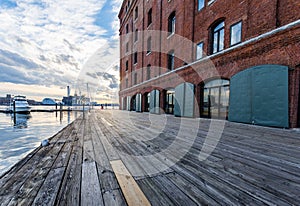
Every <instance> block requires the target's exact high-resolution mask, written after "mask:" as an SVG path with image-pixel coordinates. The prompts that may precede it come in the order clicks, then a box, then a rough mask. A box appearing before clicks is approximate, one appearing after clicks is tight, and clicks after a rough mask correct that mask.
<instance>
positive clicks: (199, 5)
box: [198, 0, 205, 11]
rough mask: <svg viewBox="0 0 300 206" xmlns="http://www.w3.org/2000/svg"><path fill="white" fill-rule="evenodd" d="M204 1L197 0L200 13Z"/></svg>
mask: <svg viewBox="0 0 300 206" xmlns="http://www.w3.org/2000/svg"><path fill="white" fill-rule="evenodd" d="M204 1H205V0H198V11H200V10H201V9H202V8H203V7H204Z"/></svg>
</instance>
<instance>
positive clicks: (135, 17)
mask: <svg viewBox="0 0 300 206" xmlns="http://www.w3.org/2000/svg"><path fill="white" fill-rule="evenodd" d="M134 12H135V13H134V20H137V18H138V16H139V7H138V6H137V7H135V10H134Z"/></svg>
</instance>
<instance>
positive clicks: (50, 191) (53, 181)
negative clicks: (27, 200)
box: [32, 167, 65, 205]
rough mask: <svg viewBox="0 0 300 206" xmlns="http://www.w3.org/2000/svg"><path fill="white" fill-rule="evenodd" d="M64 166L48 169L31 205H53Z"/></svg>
mask: <svg viewBox="0 0 300 206" xmlns="http://www.w3.org/2000/svg"><path fill="white" fill-rule="evenodd" d="M64 171H65V168H64V167H61V168H55V169H52V170H50V172H49V174H48V175H47V177H46V179H45V182H44V183H43V185H42V187H41V188H40V190H39V192H38V194H37V196H36V198H35V199H34V202H33V204H32V205H54V202H55V199H56V196H57V193H58V190H59V186H60V184H61V180H62V178H63V175H64Z"/></svg>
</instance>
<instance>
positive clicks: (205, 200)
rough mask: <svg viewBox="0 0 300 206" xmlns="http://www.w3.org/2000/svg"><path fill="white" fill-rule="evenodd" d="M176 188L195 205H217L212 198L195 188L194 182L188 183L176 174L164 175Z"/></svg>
mask: <svg viewBox="0 0 300 206" xmlns="http://www.w3.org/2000/svg"><path fill="white" fill-rule="evenodd" d="M166 176H167V177H168V178H169V179H170V180H171V181H172V182H173V184H175V185H176V186H177V187H178V188H180V189H181V191H182V192H183V193H185V194H186V195H187V196H188V197H189V198H191V199H192V200H193V201H194V202H195V203H196V204H197V205H217V204H218V202H216V201H215V200H214V199H213V198H212V197H210V196H209V195H208V194H207V193H206V191H203V190H201V189H200V188H199V187H197V186H196V185H195V184H194V182H190V181H189V180H187V179H185V178H184V177H182V176H181V175H178V174H177V173H169V174H167V175H166Z"/></svg>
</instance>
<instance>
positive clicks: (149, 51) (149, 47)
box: [146, 36, 152, 54]
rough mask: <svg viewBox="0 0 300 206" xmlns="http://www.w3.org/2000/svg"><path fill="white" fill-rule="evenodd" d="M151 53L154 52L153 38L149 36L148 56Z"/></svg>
mask: <svg viewBox="0 0 300 206" xmlns="http://www.w3.org/2000/svg"><path fill="white" fill-rule="evenodd" d="M151 51H152V38H151V36H149V37H148V39H147V53H146V54H150V53H151Z"/></svg>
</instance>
